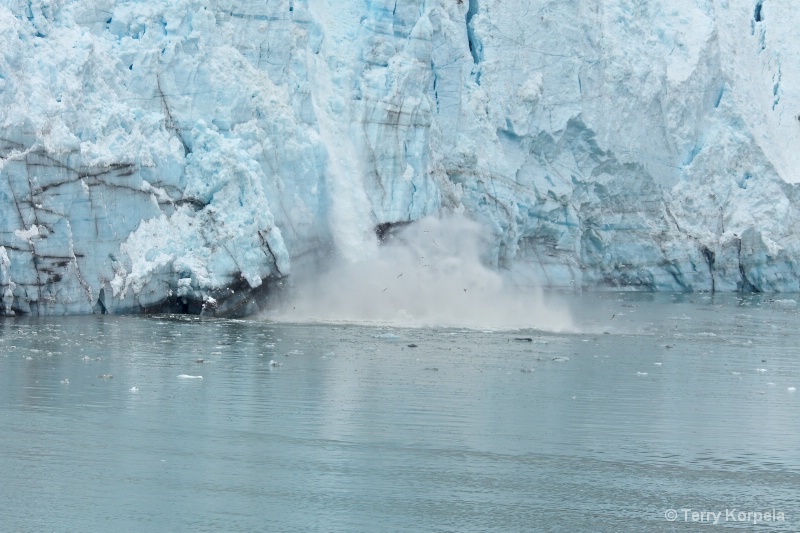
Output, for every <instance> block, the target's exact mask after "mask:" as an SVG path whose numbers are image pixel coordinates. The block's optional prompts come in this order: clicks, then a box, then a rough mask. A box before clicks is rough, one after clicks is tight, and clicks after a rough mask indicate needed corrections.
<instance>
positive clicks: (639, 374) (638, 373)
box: [636, 372, 647, 376]
mask: <svg viewBox="0 0 800 533" xmlns="http://www.w3.org/2000/svg"><path fill="white" fill-rule="evenodd" d="M636 375H637V376H646V375H647V372H637V373H636Z"/></svg>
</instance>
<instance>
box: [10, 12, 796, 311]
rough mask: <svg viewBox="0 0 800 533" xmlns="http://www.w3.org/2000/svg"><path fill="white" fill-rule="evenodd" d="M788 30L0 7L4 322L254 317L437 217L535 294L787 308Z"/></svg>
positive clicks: (435, 16) (682, 17) (771, 15)
mask: <svg viewBox="0 0 800 533" xmlns="http://www.w3.org/2000/svg"><path fill="white" fill-rule="evenodd" d="M798 26H800V9H797V7H796V6H795V5H794V3H793V0H670V1H667V0H641V1H631V0H590V1H585V0H559V1H549V2H547V1H541V0H518V1H509V0H416V1H411V0H336V1H333V0H271V1H269V2H248V1H244V0H170V1H166V0H150V1H148V2H115V1H112V0H81V1H77V0H0V29H2V31H0V299H1V300H2V306H0V307H2V308H1V309H0V311H3V312H7V313H10V312H16V313H34V314H36V313H38V314H54V313H59V314H60V313H87V312H92V311H93V310H94V311H95V312H97V311H109V312H121V311H133V310H141V309H166V308H169V309H174V308H178V309H185V310H197V311H199V310H201V309H205V310H207V311H209V312H218V313H231V312H237V311H242V310H245V311H246V310H252V296H253V295H254V293H257V292H258V291H261V290H263V289H264V287H266V286H267V285H269V284H271V283H274V282H276V281H277V280H281V279H282V278H284V277H286V276H288V275H290V273H291V272H292V269H293V268H295V269H296V268H298V267H303V266H305V265H310V264H314V263H318V262H324V261H325V260H326V257H328V254H330V253H332V252H336V253H338V254H340V255H342V256H343V257H345V258H347V259H348V260H356V259H358V258H359V257H363V256H364V255H368V254H370V253H373V252H374V248H375V247H376V246H377V242H376V239H375V235H374V229H375V227H377V226H379V225H382V224H383V225H385V224H390V225H391V224H396V223H401V222H409V221H414V220H418V219H420V218H422V217H424V216H426V215H429V214H434V213H437V212H439V211H440V210H442V209H448V210H455V211H463V212H465V213H466V214H467V215H468V216H470V217H472V218H474V219H476V220H478V221H480V222H482V223H483V224H485V225H487V226H488V227H489V228H490V229H491V232H492V235H493V237H494V238H493V248H492V249H491V250H490V258H489V259H490V261H491V262H493V263H494V264H495V265H496V266H498V267H500V268H513V269H515V270H517V271H518V272H520V273H523V274H524V275H527V276H528V278H529V279H530V280H531V281H533V282H537V283H540V284H543V285H548V286H557V287H568V288H595V287H633V288H640V289H655V290H712V289H716V290H737V289H738V290H763V291H772V290H775V291H798V290H800V268H798V265H797V260H798V257H800V239H798V237H797V232H796V230H797V228H798V220H799V217H798V208H797V206H798V194H800V190H799V189H798V185H797V182H800V144H798V143H799V142H800V55H799V54H798V50H800V47H798V45H797V43H796V38H795V36H796V28H797V27H798ZM382 227H386V226H382Z"/></svg>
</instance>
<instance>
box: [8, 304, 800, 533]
mask: <svg viewBox="0 0 800 533" xmlns="http://www.w3.org/2000/svg"><path fill="white" fill-rule="evenodd" d="M571 306H572V308H573V314H574V315H575V316H576V319H575V320H576V322H577V323H578V324H580V328H581V331H584V332H585V333H576V334H550V333H542V332H537V331H534V330H527V331H515V332H501V331H498V332H491V331H473V330H460V329H395V330H390V329H387V328H372V327H363V326H355V325H350V326H343V325H321V324H317V325H301V324H274V323H266V322H259V321H234V320H211V319H200V318H197V317H109V316H102V317H83V318H57V319H56V318H52V319H13V320H4V321H0V424H2V425H1V426H0V427H1V428H2V430H1V431H0V450H2V452H1V453H0V472H2V483H1V484H0V502H3V503H2V506H0V510H2V514H3V526H2V528H0V529H4V530H5V529H7V530H9V531H17V530H29V531H123V530H124V531H587V530H591V531H674V530H681V531H695V530H697V528H698V527H699V525H698V524H697V523H691V522H686V521H685V520H684V511H682V509H693V510H697V511H711V512H718V511H723V516H722V517H721V519H720V522H721V523H722V527H727V528H738V529H741V530H747V531H750V530H769V531H795V530H798V529H800V504H798V501H797V497H796V496H797V487H798V485H799V484H800V483H799V482H800V452H798V450H800V446H798V444H800V416H798V406H800V399H798V393H797V392H795V391H792V390H790V388H791V387H797V386H798V384H800V365H798V359H797V352H796V347H797V346H798V344H800V343H798V340H800V336H799V335H798V332H797V329H798V328H797V325H798V307H797V304H796V303H793V300H792V298H783V299H777V300H774V301H770V300H769V299H768V298H766V297H760V298H756V297H753V298H745V299H742V298H737V297H735V296H726V297H714V298H713V299H712V298H711V297H708V296H705V297H704V296H700V295H689V296H687V295H639V294H629V295H620V294H605V295H599V296H584V297H576V298H574V299H573V301H572V302H571ZM528 339H530V340H528ZM411 344H414V345H416V347H410V346H409V345H411ZM181 375H186V376H202V379H199V378H195V379H180V378H178V376H181ZM67 380H68V382H67ZM62 381H63V383H62ZM733 508H735V509H737V510H743V511H753V512H756V511H759V512H763V511H765V510H770V511H771V510H772V509H775V510H776V511H779V512H782V513H784V516H785V521H784V522H769V523H767V522H763V523H760V524H755V525H754V524H753V523H741V522H732V521H730V519H729V520H728V521H725V516H724V511H725V510H726V509H733ZM668 509H676V510H678V513H679V516H678V518H677V519H676V520H675V521H674V522H668V521H667V520H666V519H665V512H666V511H667V510H668ZM687 516H688V517H689V520H691V516H690V515H687Z"/></svg>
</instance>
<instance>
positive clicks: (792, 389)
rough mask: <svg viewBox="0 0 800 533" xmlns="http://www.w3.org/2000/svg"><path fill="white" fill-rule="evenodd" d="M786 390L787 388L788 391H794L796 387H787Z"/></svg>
mask: <svg viewBox="0 0 800 533" xmlns="http://www.w3.org/2000/svg"><path fill="white" fill-rule="evenodd" d="M786 390H788V391H789V392H794V391H796V390H797V389H795V388H794V387H788V388H787V389H786Z"/></svg>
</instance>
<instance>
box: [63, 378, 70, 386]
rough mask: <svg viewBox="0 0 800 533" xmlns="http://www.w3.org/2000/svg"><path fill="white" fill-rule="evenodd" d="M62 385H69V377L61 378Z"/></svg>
mask: <svg viewBox="0 0 800 533" xmlns="http://www.w3.org/2000/svg"><path fill="white" fill-rule="evenodd" d="M61 384H62V385H69V378H64V379H62V380H61Z"/></svg>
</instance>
